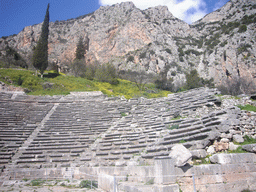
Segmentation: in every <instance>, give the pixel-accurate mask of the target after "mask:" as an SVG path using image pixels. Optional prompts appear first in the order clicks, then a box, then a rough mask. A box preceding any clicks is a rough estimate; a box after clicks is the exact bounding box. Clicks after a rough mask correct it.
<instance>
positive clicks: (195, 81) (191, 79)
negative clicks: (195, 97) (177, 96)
mask: <svg viewBox="0 0 256 192" xmlns="http://www.w3.org/2000/svg"><path fill="white" fill-rule="evenodd" d="M201 86H203V83H202V80H201V78H200V77H199V75H198V73H197V70H196V69H194V70H192V71H190V73H187V74H186V86H185V88H186V89H194V88H198V87H201Z"/></svg>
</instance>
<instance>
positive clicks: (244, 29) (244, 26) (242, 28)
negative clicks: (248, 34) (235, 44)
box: [238, 25, 247, 33]
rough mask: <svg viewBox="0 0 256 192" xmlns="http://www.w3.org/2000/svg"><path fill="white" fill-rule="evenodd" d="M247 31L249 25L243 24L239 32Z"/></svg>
mask: <svg viewBox="0 0 256 192" xmlns="http://www.w3.org/2000/svg"><path fill="white" fill-rule="evenodd" d="M245 31H247V26H246V25H241V26H240V27H239V30H238V32H239V33H243V32H245Z"/></svg>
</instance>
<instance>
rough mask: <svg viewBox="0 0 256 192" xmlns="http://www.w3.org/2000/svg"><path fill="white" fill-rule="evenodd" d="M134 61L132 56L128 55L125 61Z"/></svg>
mask: <svg viewBox="0 0 256 192" xmlns="http://www.w3.org/2000/svg"><path fill="white" fill-rule="evenodd" d="M133 61H134V56H132V55H130V56H129V57H128V58H127V63H128V62H133Z"/></svg>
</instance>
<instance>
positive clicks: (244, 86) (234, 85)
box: [218, 77, 256, 96]
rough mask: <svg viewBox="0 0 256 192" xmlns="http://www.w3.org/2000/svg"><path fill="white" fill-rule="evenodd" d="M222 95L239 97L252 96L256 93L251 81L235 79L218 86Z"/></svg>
mask: <svg viewBox="0 0 256 192" xmlns="http://www.w3.org/2000/svg"><path fill="white" fill-rule="evenodd" d="M218 89H219V90H220V91H221V94H223V95H234V96H236V95H240V94H252V93H254V92H255V91H256V85H255V83H254V82H253V81H250V80H248V79H247V78H245V77H242V78H241V77H235V78H229V79H227V80H226V81H225V82H224V83H223V84H221V85H220V86H218Z"/></svg>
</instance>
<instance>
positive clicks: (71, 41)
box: [0, 0, 256, 92]
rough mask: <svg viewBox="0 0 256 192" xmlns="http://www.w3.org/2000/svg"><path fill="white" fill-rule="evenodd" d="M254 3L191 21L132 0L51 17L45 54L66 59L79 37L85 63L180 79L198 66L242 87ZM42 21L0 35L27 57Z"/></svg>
mask: <svg viewBox="0 0 256 192" xmlns="http://www.w3.org/2000/svg"><path fill="white" fill-rule="evenodd" d="M255 13H256V4H255V3H253V2H251V1H249V0H246V1H244V0H231V1H229V2H228V3H227V4H226V5H224V6H223V7H222V8H220V9H219V10H216V11H215V12H213V13H210V14H208V15H207V16H205V17H204V18H203V19H201V20H200V21H197V22H196V23H194V24H192V25H188V24H187V23H185V22H183V21H181V20H179V19H177V18H175V17H174V16H173V15H172V14H171V13H170V12H169V11H168V9H167V7H165V6H157V7H153V8H149V9H146V10H143V11H142V10H139V9H138V8H136V7H135V5H134V4H133V3H132V2H126V3H120V4H116V5H113V6H105V7H100V8H99V9H98V10H96V11H95V12H94V13H91V14H88V15H84V16H81V17H78V18H76V19H70V20H67V21H56V22H54V23H50V36H49V60H50V61H51V62H59V63H60V64H61V65H67V64H70V63H71V62H72V61H73V59H74V56H75V50H76V44H77V42H78V39H79V37H83V38H84V42H85V44H87V51H86V59H87V63H92V64H93V63H95V62H99V63H107V62H111V63H113V64H114V65H115V66H116V67H117V68H118V69H119V70H137V68H138V66H140V67H141V68H142V69H143V70H145V71H147V72H148V73H154V74H158V73H160V72H161V71H163V70H164V69H165V68H166V67H168V68H169V71H168V74H167V76H168V77H172V78H173V79H174V83H176V84H182V82H184V81H185V75H184V74H185V73H186V72H189V71H190V70H192V69H197V71H198V72H199V74H200V76H201V77H204V78H207V79H210V78H214V81H215V84H217V85H218V84H225V83H226V81H235V82H236V81H239V82H241V83H242V84H243V87H244V89H243V90H244V91H245V92H246V91H253V83H254V84H255V83H256V80H255V78H256V65H255V61H256V55H255V54H256V50H255V46H254V43H255V39H254V37H255V35H256V34H255V20H256V16H255ZM40 31H41V24H37V25H33V26H27V27H25V28H24V29H23V30H22V31H21V32H20V33H19V34H17V35H14V36H9V37H4V38H0V50H2V51H1V53H2V56H4V55H5V52H4V49H5V47H6V45H9V46H10V47H13V48H14V49H16V50H17V51H18V52H19V53H20V54H21V55H23V56H24V57H25V58H26V59H27V60H29V58H30V57H31V53H32V48H33V46H35V44H36V42H37V40H38V38H39V34H40Z"/></svg>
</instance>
